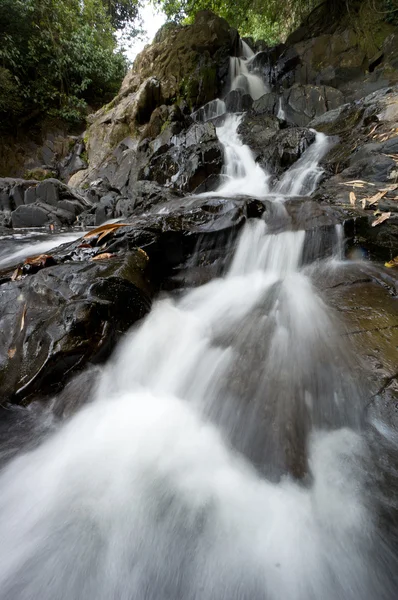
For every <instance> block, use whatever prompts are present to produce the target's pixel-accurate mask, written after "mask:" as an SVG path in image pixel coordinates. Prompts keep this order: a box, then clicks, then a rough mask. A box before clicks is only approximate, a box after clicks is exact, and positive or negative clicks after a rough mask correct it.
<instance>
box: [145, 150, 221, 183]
mask: <svg viewBox="0 0 398 600" xmlns="http://www.w3.org/2000/svg"><path fill="white" fill-rule="evenodd" d="M193 141H194V139H192V142H193ZM222 167H223V149H222V146H221V144H220V143H219V142H218V141H203V142H201V143H199V144H191V145H189V146H188V147H184V146H174V147H172V148H170V150H168V151H167V152H164V153H162V154H161V155H160V156H155V157H154V158H152V159H151V160H150V162H149V163H148V164H147V165H146V166H145V167H143V168H142V170H141V171H140V173H139V179H144V180H147V181H155V182H157V183H158V184H160V185H167V186H171V187H173V188H175V189H177V190H181V191H186V192H191V191H193V190H194V189H195V188H197V187H198V186H199V185H200V184H201V183H202V182H203V181H205V179H207V177H209V176H210V175H218V174H219V173H221V170H222Z"/></svg>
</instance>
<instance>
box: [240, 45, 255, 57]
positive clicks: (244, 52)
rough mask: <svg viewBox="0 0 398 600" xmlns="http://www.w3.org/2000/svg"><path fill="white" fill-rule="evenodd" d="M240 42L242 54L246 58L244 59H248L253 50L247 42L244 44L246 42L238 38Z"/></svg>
mask: <svg viewBox="0 0 398 600" xmlns="http://www.w3.org/2000/svg"><path fill="white" fill-rule="evenodd" d="M240 43H241V48H242V55H243V56H244V57H245V58H246V59H250V58H253V56H254V52H253V50H252V49H251V48H250V46H249V45H248V44H246V42H245V41H244V40H240Z"/></svg>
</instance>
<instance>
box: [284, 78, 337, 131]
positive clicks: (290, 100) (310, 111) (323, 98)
mask: <svg viewBox="0 0 398 600" xmlns="http://www.w3.org/2000/svg"><path fill="white" fill-rule="evenodd" d="M343 103H344V96H343V94H342V92H340V91H339V90H337V89H335V88H332V87H328V86H313V85H298V84H297V85H294V86H292V87H291V88H290V89H288V90H286V91H285V92H284V93H283V104H284V107H285V113H286V120H287V121H288V122H290V123H292V124H294V125H298V126H299V127H305V126H307V125H308V124H309V123H310V121H311V120H312V119H314V118H315V117H318V116H320V115H322V114H324V113H326V112H327V111H329V110H333V109H335V108H338V107H339V106H341V105H342V104H343Z"/></svg>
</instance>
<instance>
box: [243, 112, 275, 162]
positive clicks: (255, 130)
mask: <svg viewBox="0 0 398 600" xmlns="http://www.w3.org/2000/svg"><path fill="white" fill-rule="evenodd" d="M279 129H280V121H279V119H277V118H276V117H274V116H273V115H269V114H267V113H262V114H253V111H251V112H249V113H246V114H245V115H244V117H243V119H242V120H241V122H240V124H239V127H238V134H239V135H240V137H241V140H242V142H243V143H244V144H247V145H248V146H250V148H251V149H252V150H253V152H254V153H255V155H256V156H260V155H261V153H262V152H263V150H264V146H268V145H269V144H271V143H272V142H271V140H272V139H273V138H274V136H275V134H276V133H277V132H278V131H279Z"/></svg>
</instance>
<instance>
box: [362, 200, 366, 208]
mask: <svg viewBox="0 0 398 600" xmlns="http://www.w3.org/2000/svg"><path fill="white" fill-rule="evenodd" d="M362 208H363V209H365V208H366V198H362Z"/></svg>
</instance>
